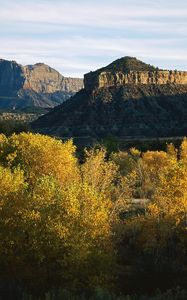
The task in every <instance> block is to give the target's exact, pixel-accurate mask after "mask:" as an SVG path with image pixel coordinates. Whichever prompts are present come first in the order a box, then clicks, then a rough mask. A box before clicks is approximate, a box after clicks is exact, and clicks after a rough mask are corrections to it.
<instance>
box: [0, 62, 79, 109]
mask: <svg viewBox="0 0 187 300" xmlns="http://www.w3.org/2000/svg"><path fill="white" fill-rule="evenodd" d="M82 88H83V80H82V79H79V78H66V77H64V76H62V75H61V74H60V73H59V72H57V71H56V70H54V69H52V68H50V67H49V66H47V65H45V64H42V63H38V64H35V65H33V66H32V65H28V66H24V67H23V66H21V65H19V64H17V63H16V62H14V61H7V60H0V109H24V108H26V107H30V108H32V107H39V108H40V107H42V108H52V107H54V106H56V105H58V104H60V103H62V102H63V101H65V100H66V99H68V98H69V97H71V96H72V95H74V94H75V93H76V92H77V91H79V90H80V89H82Z"/></svg>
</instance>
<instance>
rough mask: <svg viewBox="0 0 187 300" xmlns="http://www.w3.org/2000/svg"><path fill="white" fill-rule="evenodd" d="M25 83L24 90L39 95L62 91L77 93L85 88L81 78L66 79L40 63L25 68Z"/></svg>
mask: <svg viewBox="0 0 187 300" xmlns="http://www.w3.org/2000/svg"><path fill="white" fill-rule="evenodd" d="M23 73H24V77H25V82H24V85H23V89H29V90H33V91H35V92H37V93H49V94H50V93H56V92H60V91H65V92H72V93H76V92H78V91H79V90H80V89H82V88H83V81H82V79H79V78H66V77H64V76H62V75H61V74H60V73H59V72H57V71H56V70H54V69H52V68H51V67H49V66H47V65H45V64H42V63H38V64H35V65H33V66H25V67H23Z"/></svg>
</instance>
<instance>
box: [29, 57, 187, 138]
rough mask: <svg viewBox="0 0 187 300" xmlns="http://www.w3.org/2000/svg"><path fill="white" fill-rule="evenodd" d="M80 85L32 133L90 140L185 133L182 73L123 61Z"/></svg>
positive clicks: (186, 85)
mask: <svg viewBox="0 0 187 300" xmlns="http://www.w3.org/2000/svg"><path fill="white" fill-rule="evenodd" d="M112 66H114V67H112ZM125 66H126V69H125ZM84 85H85V88H84V90H81V91H80V92H78V93H77V94H76V95H75V96H74V97H72V98H71V99H70V100H69V101H68V102H66V103H64V104H62V105H60V106H58V107H57V108H54V109H53V110H52V111H50V112H49V113H48V114H46V115H45V116H42V117H41V118H39V119H38V120H37V121H35V122H34V123H33V128H34V130H35V131H38V132H42V133H47V134H51V135H56V136H60V137H74V138H87V137H90V138H96V139H100V138H103V137H106V136H107V135H113V136H116V137H129V136H130V137H157V136H175V135H182V136H183V135H186V133H187V125H186V124H187V72H180V71H163V70H159V69H158V68H154V67H152V66H150V65H146V64H145V63H143V62H140V61H138V60H137V59H134V58H129V57H124V58H122V59H120V60H117V61H116V62H114V63H112V64H110V65H109V66H107V67H106V68H102V69H100V70H97V71H96V72H90V73H88V74H86V75H85V78H84Z"/></svg>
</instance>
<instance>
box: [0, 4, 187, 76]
mask: <svg viewBox="0 0 187 300" xmlns="http://www.w3.org/2000/svg"><path fill="white" fill-rule="evenodd" d="M0 7H1V10H0V43H1V49H0V56H1V57H2V58H7V59H14V60H18V62H20V63H22V64H31V63H36V62H38V61H42V62H45V63H47V64H49V65H51V66H52V67H54V68H56V69H57V70H59V71H61V72H62V73H63V74H64V75H72V76H79V77H80V76H81V77H82V76H83V74H84V73H86V72H88V71H90V70H94V69H96V68H98V67H101V66H103V65H105V64H108V63H110V62H111V61H112V60H113V59H116V58H118V57H121V56H124V55H132V56H137V57H139V58H140V59H143V60H145V62H148V63H151V64H158V66H159V67H163V68H165V67H167V68H173V66H174V68H176V67H177V66H178V67H180V69H184V68H186V69H187V54H186V53H187V3H186V2H185V1H184V0H178V1H177V2H176V1H173V0H170V1H169V0H164V1H163V0H141V1H139V0H131V1H129V0H94V1H91V0H76V1H75V0H53V1H51V0H50V1H49V0H38V1H36V0H32V1H29V0H24V1H23V0H15V1H12V0H6V1H4V0H0Z"/></svg>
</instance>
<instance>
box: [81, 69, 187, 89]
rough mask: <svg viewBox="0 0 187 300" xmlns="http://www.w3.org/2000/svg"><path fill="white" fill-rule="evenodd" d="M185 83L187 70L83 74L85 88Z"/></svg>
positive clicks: (186, 81)
mask: <svg viewBox="0 0 187 300" xmlns="http://www.w3.org/2000/svg"><path fill="white" fill-rule="evenodd" d="M172 83H173V84H187V72H184V71H151V72H149V71H129V72H128V73H123V72H115V73H112V72H110V71H108V72H107V71H105V72H101V73H100V74H97V75H96V76H95V75H93V74H92V72H91V73H88V74H86V75H85V76H84V85H85V89H87V90H95V89H99V88H107V87H111V86H120V85H121V86H122V85H126V84H133V85H141V84H157V85H163V84H172Z"/></svg>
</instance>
